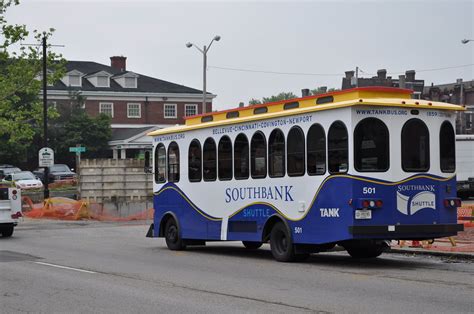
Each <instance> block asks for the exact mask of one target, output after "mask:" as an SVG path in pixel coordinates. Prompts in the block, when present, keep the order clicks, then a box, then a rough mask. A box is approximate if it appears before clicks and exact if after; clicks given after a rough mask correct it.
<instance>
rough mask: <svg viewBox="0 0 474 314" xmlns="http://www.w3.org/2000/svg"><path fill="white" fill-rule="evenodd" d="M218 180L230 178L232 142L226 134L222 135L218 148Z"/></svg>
mask: <svg viewBox="0 0 474 314" xmlns="http://www.w3.org/2000/svg"><path fill="white" fill-rule="evenodd" d="M217 156H218V165H219V172H218V174H219V180H231V179H232V142H231V141H230V138H229V137H228V136H223V137H222V138H221V140H220V141H219V148H218V154H217Z"/></svg>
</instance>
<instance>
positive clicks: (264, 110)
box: [253, 107, 268, 114]
mask: <svg viewBox="0 0 474 314" xmlns="http://www.w3.org/2000/svg"><path fill="white" fill-rule="evenodd" d="M267 112H268V108H267V107H259V108H255V109H254V110H253V113H254V114H261V113H267Z"/></svg>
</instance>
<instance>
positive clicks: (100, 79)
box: [97, 75, 109, 87]
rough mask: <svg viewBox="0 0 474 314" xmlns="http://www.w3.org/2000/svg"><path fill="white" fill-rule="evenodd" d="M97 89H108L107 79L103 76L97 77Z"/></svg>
mask: <svg viewBox="0 0 474 314" xmlns="http://www.w3.org/2000/svg"><path fill="white" fill-rule="evenodd" d="M97 87H109V77H108V76H105V75H100V76H97Z"/></svg>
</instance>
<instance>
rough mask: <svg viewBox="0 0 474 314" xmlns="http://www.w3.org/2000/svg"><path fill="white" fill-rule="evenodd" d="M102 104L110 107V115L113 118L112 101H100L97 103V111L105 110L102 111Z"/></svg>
mask: <svg viewBox="0 0 474 314" xmlns="http://www.w3.org/2000/svg"><path fill="white" fill-rule="evenodd" d="M103 105H110V109H111V112H110V113H111V115H110V117H112V118H113V117H114V103H113V102H100V103H99V113H105V112H102V106H103ZM105 114H107V113H105Z"/></svg>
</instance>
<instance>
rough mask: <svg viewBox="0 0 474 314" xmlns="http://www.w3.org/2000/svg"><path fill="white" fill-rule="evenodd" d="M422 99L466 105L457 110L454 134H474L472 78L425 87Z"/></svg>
mask: <svg viewBox="0 0 474 314" xmlns="http://www.w3.org/2000/svg"><path fill="white" fill-rule="evenodd" d="M423 98H424V99H429V100H434V101H444V102H449V103H452V104H458V105H464V106H466V111H462V112H458V113H457V117H456V134H474V125H473V123H474V80H471V81H467V82H463V81H462V79H458V80H457V81H456V82H455V83H449V84H440V85H434V84H431V86H428V87H425V89H424V93H423Z"/></svg>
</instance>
